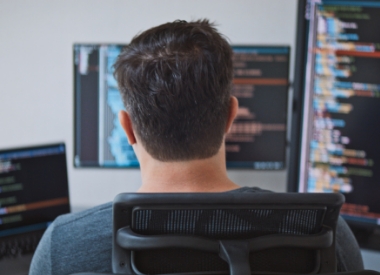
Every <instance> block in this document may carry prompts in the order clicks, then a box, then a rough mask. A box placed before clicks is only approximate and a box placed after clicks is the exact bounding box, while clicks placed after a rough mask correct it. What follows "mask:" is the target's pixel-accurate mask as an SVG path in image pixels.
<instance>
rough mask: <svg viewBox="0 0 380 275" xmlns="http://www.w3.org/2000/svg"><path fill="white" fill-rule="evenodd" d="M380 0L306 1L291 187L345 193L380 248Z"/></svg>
mask: <svg viewBox="0 0 380 275" xmlns="http://www.w3.org/2000/svg"><path fill="white" fill-rule="evenodd" d="M379 18H380V1H374V0H371V1H350V0H309V1H305V0H300V1H299V10H298V26H297V48H296V52H297V55H296V62H295V78H294V102H293V105H294V106H293V114H292V132H291V150H290V160H289V173H288V175H289V176H288V189H289V191H299V192H342V193H343V194H344V195H345V197H346V203H345V204H344V205H343V207H342V210H341V214H342V216H343V217H344V218H345V219H346V221H347V222H348V223H349V225H350V226H351V228H352V229H353V231H354V233H355V235H356V237H357V239H358V241H359V243H360V245H361V246H362V247H367V248H374V249H380V234H379V232H380V226H379V225H380V200H379V194H380V184H379V183H380V142H379V140H380V127H379V123H380V78H379V75H380V58H379V57H380V51H379V49H380V46H379V45H380V34H379V32H378V26H379V23H380V21H379Z"/></svg>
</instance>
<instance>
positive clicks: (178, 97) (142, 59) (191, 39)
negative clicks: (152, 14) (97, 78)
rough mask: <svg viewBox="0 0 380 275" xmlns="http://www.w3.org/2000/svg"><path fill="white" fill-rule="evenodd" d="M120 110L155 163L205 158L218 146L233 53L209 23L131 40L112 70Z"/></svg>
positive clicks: (176, 25)
mask: <svg viewBox="0 0 380 275" xmlns="http://www.w3.org/2000/svg"><path fill="white" fill-rule="evenodd" d="M114 68H115V73H114V75H115V78H116V79H117V81H118V85H119V89H120V92H121V95H122V99H123V102H124V105H125V107H126V110H127V112H128V113H129V114H130V117H131V120H132V124H133V129H134V131H135V133H136V134H137V136H138V137H139V138H140V140H141V142H142V144H143V146H144V148H145V149H146V151H147V152H148V153H149V154H150V155H151V156H152V157H153V158H155V159H158V160H160V161H182V160H193V159H204V158H209V157H211V156H213V155H215V154H216V153H217V152H218V150H219V148H220V146H221V144H222V141H223V136H224V131H225V128H226V123H227V119H228V111H229V104H230V90H231V83H232V74H233V70H232V50H231V47H230V46H229V44H228V42H227V41H226V39H225V38H224V37H223V36H222V35H221V34H220V33H218V31H217V30H216V28H215V25H214V24H213V23H210V22H209V21H208V20H206V19H204V20H198V21H192V22H186V21H178V20H177V21H174V22H171V23H166V24H163V25H160V26H157V27H154V28H151V29H149V30H147V31H144V32H142V33H141V34H139V35H137V36H135V37H134V38H133V39H132V41H131V43H130V44H129V45H128V46H126V47H125V48H124V49H123V51H122V52H121V54H120V55H119V57H118V59H117V61H116V63H115V65H114Z"/></svg>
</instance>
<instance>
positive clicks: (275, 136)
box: [74, 44, 290, 170]
mask: <svg viewBox="0 0 380 275" xmlns="http://www.w3.org/2000/svg"><path fill="white" fill-rule="evenodd" d="M122 48H123V45H117V44H91V45H90V44H75V45H74V94H75V95H74V97H75V149H74V150H75V152H74V165H75V166H76V167H138V166H139V163H138V160H137V158H136V156H135V154H134V152H133V149H132V147H131V146H130V145H129V144H128V141H127V138H126V136H125V134H124V131H123V129H122V128H121V126H120V124H119V121H118V115H117V114H118V112H119V111H120V110H121V109H123V108H124V107H123V103H122V100H121V97H120V94H119V91H118V88H117V83H116V81H115V79H114V77H113V67H112V65H113V64H114V63H115V60H116V58H117V56H118V55H119V54H120V52H121V50H122ZM232 48H233V52H234V56H233V66H234V80H233V87H232V94H233V95H235V96H236V97H237V98H238V100H239V110H238V114H237V118H236V120H235V122H234V124H233V126H232V128H231V132H230V133H229V134H228V135H227V136H226V160H227V166H228V167H231V168H251V169H260V170H278V169H284V168H285V159H286V128H287V108H288V77H289V53H290V49H289V47H288V46H253V45H250V46H248V45H246V46H232Z"/></svg>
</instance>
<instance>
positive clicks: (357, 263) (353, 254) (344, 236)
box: [335, 217, 364, 271]
mask: <svg viewBox="0 0 380 275" xmlns="http://www.w3.org/2000/svg"><path fill="white" fill-rule="evenodd" d="M335 246H336V255H337V260H338V271H357V270H363V269H364V265H363V259H362V255H361V253H360V248H359V245H358V243H357V241H356V239H355V237H354V234H353V233H352V231H351V229H350V228H349V227H348V225H347V223H346V222H345V221H344V220H343V218H342V217H339V220H338V225H337V227H336V243H335Z"/></svg>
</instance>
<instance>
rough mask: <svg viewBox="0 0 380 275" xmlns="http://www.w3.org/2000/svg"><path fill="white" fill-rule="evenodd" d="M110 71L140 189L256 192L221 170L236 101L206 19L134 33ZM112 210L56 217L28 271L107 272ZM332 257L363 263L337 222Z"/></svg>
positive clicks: (221, 46) (224, 57) (220, 43)
mask: <svg viewBox="0 0 380 275" xmlns="http://www.w3.org/2000/svg"><path fill="white" fill-rule="evenodd" d="M115 77H116V79H117V81H118V83H119V89H120V92H121V95H122V98H123V101H124V104H125V108H126V111H121V112H120V114H119V119H120V123H121V125H122V127H123V129H124V130H125V133H126V135H127V137H128V141H129V143H130V144H131V145H132V146H133V149H134V151H135V153H136V155H137V157H138V159H139V162H140V167H141V176H142V185H141V188H140V189H139V192H226V191H231V192H263V190H260V189H258V188H247V187H245V188H240V187H239V186H238V185H236V184H235V183H234V182H232V181H231V180H230V179H229V178H228V176H227V171H226V163H225V147H224V136H225V134H226V133H227V132H228V130H229V128H230V127H231V124H232V122H233V119H234V118H235V116H236V113H237V109H238V101H237V99H236V98H235V97H233V96H231V95H230V90H231V83H232V51H231V48H230V46H229V45H228V43H227V41H226V40H225V39H224V38H223V37H222V35H220V34H219V33H218V32H217V30H216V29H215V28H214V26H213V24H210V23H209V22H208V21H207V20H202V21H195V22H189V23H187V22H185V21H175V22H173V23H167V24H164V25H161V26H158V27H155V28H152V29H149V30H147V31H145V32H143V33H141V34H140V35H138V36H136V37H135V38H133V39H132V41H131V43H130V45H128V46H127V47H126V48H125V49H124V51H123V52H122V53H121V55H120V56H119V58H118V60H117V62H116V64H115ZM111 209H112V205H111V203H109V204H106V205H101V206H98V207H96V208H93V209H90V210H87V211H84V212H80V213H76V214H70V215H65V216H61V217H59V218H58V219H57V220H56V221H55V222H54V223H53V224H52V225H51V226H50V227H49V228H48V230H47V231H46V233H45V235H44V238H43V240H42V241H41V243H40V245H39V247H38V249H37V251H36V254H35V257H34V259H33V262H32V266H31V272H30V274H31V275H33V274H45V275H47V274H55V275H58V274H70V273H75V272H83V271H96V272H111V238H112V231H111V224H112V222H111V220H112V217H111V215H112V213H111ZM344 243H345V244H346V245H344ZM346 249H347V250H348V251H344V250H346ZM337 256H338V262H339V266H340V269H341V270H358V269H362V268H363V264H362V260H361V256H360V253H359V249H358V246H357V243H356V241H355V239H354V238H353V236H352V233H351V232H350V231H349V229H348V228H347V225H346V224H345V223H344V222H343V221H342V220H341V221H340V222H339V225H338V238H337Z"/></svg>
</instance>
